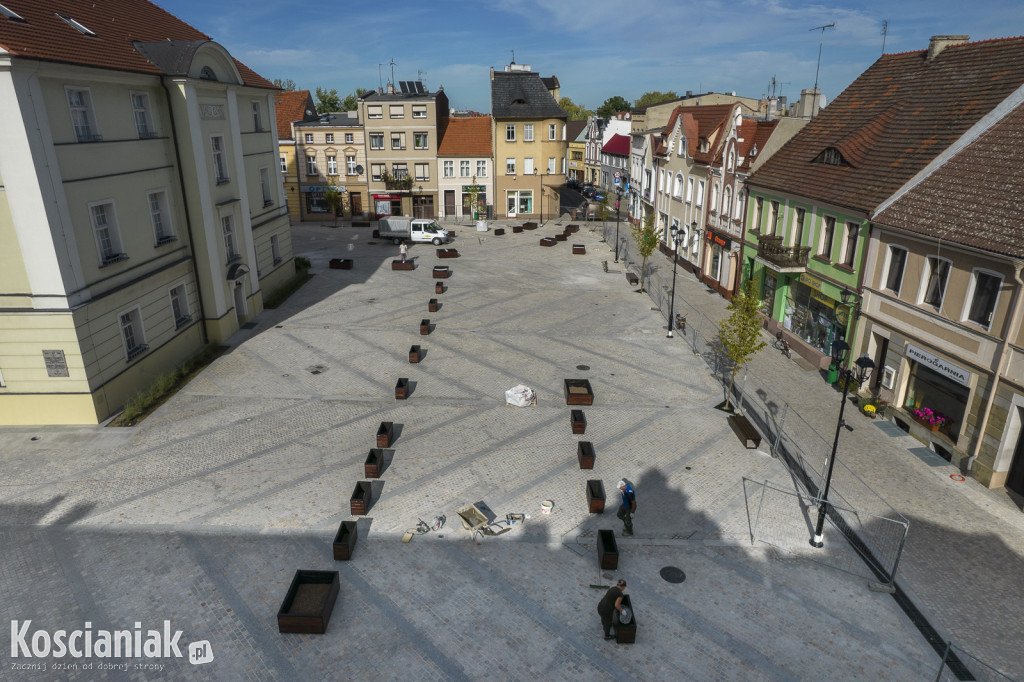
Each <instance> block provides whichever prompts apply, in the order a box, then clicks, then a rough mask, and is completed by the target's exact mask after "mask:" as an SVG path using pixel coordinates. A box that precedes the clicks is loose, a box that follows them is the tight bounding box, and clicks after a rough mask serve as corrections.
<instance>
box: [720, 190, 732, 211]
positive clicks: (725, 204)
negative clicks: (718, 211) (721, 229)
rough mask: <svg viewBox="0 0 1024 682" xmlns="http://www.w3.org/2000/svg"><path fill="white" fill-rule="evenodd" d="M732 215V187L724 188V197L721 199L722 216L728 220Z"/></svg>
mask: <svg viewBox="0 0 1024 682" xmlns="http://www.w3.org/2000/svg"><path fill="white" fill-rule="evenodd" d="M730 215H732V187H726V188H725V196H724V197H722V216H723V217H725V218H728V217H729V216H730Z"/></svg>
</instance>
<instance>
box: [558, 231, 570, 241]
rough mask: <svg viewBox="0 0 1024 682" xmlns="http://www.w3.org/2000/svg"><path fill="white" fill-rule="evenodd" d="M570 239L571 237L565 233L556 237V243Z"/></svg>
mask: <svg viewBox="0 0 1024 682" xmlns="http://www.w3.org/2000/svg"><path fill="white" fill-rule="evenodd" d="M568 238H569V235H567V234H565V233H564V232H563V233H561V234H556V235H555V241H556V242H564V241H565V240H567V239H568Z"/></svg>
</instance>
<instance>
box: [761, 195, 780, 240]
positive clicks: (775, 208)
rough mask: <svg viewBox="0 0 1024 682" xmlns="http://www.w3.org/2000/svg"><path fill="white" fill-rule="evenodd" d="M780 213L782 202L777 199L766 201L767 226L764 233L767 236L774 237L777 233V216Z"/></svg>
mask: <svg viewBox="0 0 1024 682" xmlns="http://www.w3.org/2000/svg"><path fill="white" fill-rule="evenodd" d="M781 212H782V202H780V201H778V200H777V199H769V200H768V224H767V225H765V228H764V232H765V234H767V235H775V234H777V233H778V231H779V214H780V213H781Z"/></svg>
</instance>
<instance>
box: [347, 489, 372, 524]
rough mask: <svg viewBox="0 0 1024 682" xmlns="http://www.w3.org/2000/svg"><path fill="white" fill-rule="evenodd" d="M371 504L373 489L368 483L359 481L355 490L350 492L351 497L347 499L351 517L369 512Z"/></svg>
mask: <svg viewBox="0 0 1024 682" xmlns="http://www.w3.org/2000/svg"><path fill="white" fill-rule="evenodd" d="M372 503H373V487H372V486H371V485H370V482H369V481H359V482H358V483H356V487H355V490H353V491H352V497H351V498H350V499H349V510H350V511H351V512H352V516H362V515H364V514H366V513H367V512H368V511H370V505H371V504H372Z"/></svg>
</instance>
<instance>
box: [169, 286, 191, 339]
mask: <svg viewBox="0 0 1024 682" xmlns="http://www.w3.org/2000/svg"><path fill="white" fill-rule="evenodd" d="M167 295H168V296H169V297H170V299H171V318H172V319H173V320H174V329H175V330H178V329H181V328H182V327H184V326H185V325H187V324H188V323H189V322H191V321H192V312H191V310H189V307H188V287H187V286H186V285H185V282H180V283H178V284H176V285H174V286H173V287H171V288H170V289H168V290H167ZM175 303H177V304H178V305H177V307H178V310H177V311H175V309H174V308H175Z"/></svg>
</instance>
